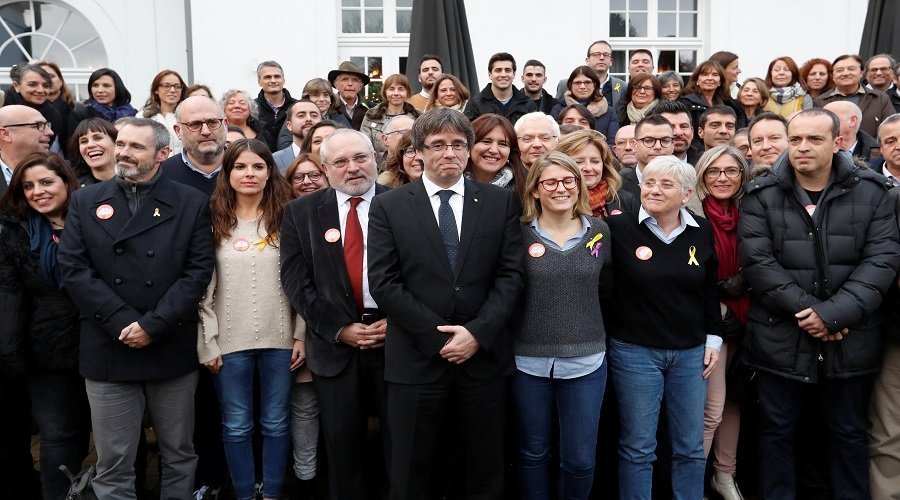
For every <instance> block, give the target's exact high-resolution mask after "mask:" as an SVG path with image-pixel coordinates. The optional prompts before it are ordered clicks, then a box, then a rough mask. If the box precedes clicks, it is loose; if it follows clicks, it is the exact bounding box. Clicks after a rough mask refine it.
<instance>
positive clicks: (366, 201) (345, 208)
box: [334, 182, 378, 309]
mask: <svg viewBox="0 0 900 500" xmlns="http://www.w3.org/2000/svg"><path fill="white" fill-rule="evenodd" d="M334 193H335V195H336V196H337V206H338V219H339V220H340V221H341V235H343V234H346V233H345V232H344V231H345V229H346V228H347V214H349V213H350V198H352V196H350V195H349V194H346V193H342V192H340V191H337V190H335V192H334ZM374 197H375V183H374V182H373V183H372V187H371V188H369V190H368V191H366V192H365V193H363V194H362V195H361V196H360V198H362V199H363V201H361V202H359V205H357V206H356V215H357V216H358V217H359V225H360V226H362V234H363V265H362V296H363V307H365V308H366V309H378V304H376V303H375V299H373V298H372V295H371V294H370V293H369V207H371V206H372V198H374ZM343 244H344V238H341V245H343Z"/></svg>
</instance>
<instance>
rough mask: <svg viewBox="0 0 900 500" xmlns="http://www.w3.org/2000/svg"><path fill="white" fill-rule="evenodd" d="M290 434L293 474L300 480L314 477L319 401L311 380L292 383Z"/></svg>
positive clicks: (317, 441) (317, 442)
mask: <svg viewBox="0 0 900 500" xmlns="http://www.w3.org/2000/svg"><path fill="white" fill-rule="evenodd" d="M291 436H292V437H293V442H294V475H295V476H297V479H302V480H309V479H312V478H314V477H316V450H317V446H318V444H319V403H318V401H317V400H316V392H315V391H314V390H313V385H312V382H305V383H298V384H294V388H293V390H292V391H291Z"/></svg>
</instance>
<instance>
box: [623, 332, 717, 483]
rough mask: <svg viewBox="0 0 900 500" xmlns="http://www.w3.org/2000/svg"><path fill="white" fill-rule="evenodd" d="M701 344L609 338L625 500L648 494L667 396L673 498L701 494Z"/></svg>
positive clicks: (703, 389)
mask: <svg viewBox="0 0 900 500" xmlns="http://www.w3.org/2000/svg"><path fill="white" fill-rule="evenodd" d="M703 353H704V346H703V345H702V344H701V345H699V346H697V347H692V348H689V349H657V348H653V347H644V346H640V345H636V344H630V343H627V342H622V341H620V340H616V339H610V341H609V349H608V355H607V356H608V359H609V369H610V370H611V371H612V379H613V387H615V390H616V396H617V398H618V401H619V419H620V422H621V426H622V434H621V437H620V439H619V490H620V496H621V499H622V500H630V499H641V500H649V499H650V490H651V483H652V482H653V481H652V480H653V462H654V461H656V453H655V450H656V428H657V425H658V424H659V408H660V404H661V402H662V399H663V398H664V397H665V398H666V415H667V424H668V430H669V436H670V438H671V440H672V443H671V444H672V491H673V498H675V499H685V500H698V499H700V498H703V473H704V469H705V467H706V456H705V454H704V453H703V407H704V405H705V403H706V380H704V379H703V377H702V373H703Z"/></svg>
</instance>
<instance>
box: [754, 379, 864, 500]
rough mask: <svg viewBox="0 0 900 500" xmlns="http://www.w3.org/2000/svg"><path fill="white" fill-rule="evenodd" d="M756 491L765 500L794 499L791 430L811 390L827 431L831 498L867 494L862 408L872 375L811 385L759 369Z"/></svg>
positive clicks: (839, 499) (794, 470) (792, 431)
mask: <svg viewBox="0 0 900 500" xmlns="http://www.w3.org/2000/svg"><path fill="white" fill-rule="evenodd" d="M758 384H759V385H758V388H759V413H760V421H759V457H760V460H759V464H760V466H759V477H760V496H761V497H762V498H765V499H767V500H782V499H793V498H796V494H797V477H796V466H795V449H794V434H795V431H796V430H797V422H798V421H799V419H800V411H801V407H802V401H803V399H804V398H803V395H804V393H805V392H806V391H814V393H815V396H816V397H815V398H814V399H815V400H816V401H817V402H818V408H816V410H817V411H818V415H819V418H820V419H821V421H822V422H823V425H824V427H825V432H826V435H825V436H822V441H824V442H825V443H828V444H827V449H828V473H829V474H830V476H831V486H832V489H833V491H834V499H835V500H842V499H860V500H861V499H868V498H870V494H869V450H868V438H867V435H866V410H867V407H868V405H867V402H868V400H869V391H870V390H871V386H872V378H871V377H868V376H863V377H854V378H851V379H846V380H828V381H825V382H821V383H819V384H815V385H810V384H804V383H802V382H795V381H792V380H788V379H786V378H782V377H779V376H776V375H771V374H768V373H764V372H760V373H759V375H758Z"/></svg>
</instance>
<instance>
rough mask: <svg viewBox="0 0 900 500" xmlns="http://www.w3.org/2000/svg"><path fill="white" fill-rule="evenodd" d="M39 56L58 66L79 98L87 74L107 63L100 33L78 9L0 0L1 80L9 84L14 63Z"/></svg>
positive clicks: (38, 57) (55, 4)
mask: <svg viewBox="0 0 900 500" xmlns="http://www.w3.org/2000/svg"><path fill="white" fill-rule="evenodd" d="M40 60H47V61H53V62H55V63H56V64H58V65H59V66H60V68H61V69H62V71H63V76H64V77H65V79H66V83H67V84H69V86H70V87H71V88H72V90H73V92H74V93H75V96H76V98H78V99H82V98H84V96H86V94H87V89H86V84H87V79H88V76H90V74H91V73H92V72H93V71H94V70H95V69H97V68H102V67H105V66H107V65H108V60H107V52H106V48H105V47H104V45H103V41H102V40H101V39H100V35H99V34H98V33H97V30H96V29H95V28H94V26H93V25H92V24H91V22H90V21H88V20H87V18H86V17H85V16H84V15H82V14H81V13H80V12H78V11H76V10H74V9H72V8H71V7H69V6H68V5H66V4H64V3H61V2H35V1H12V2H4V1H2V0H0V84H3V85H4V86H7V85H9V84H10V79H9V69H10V68H11V67H12V66H13V65H15V64H21V63H26V62H31V61H40Z"/></svg>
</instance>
